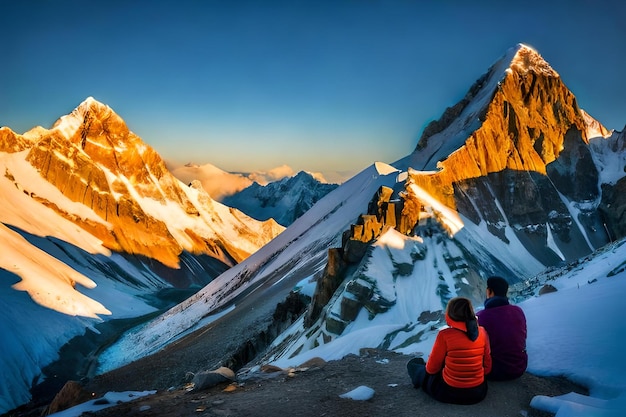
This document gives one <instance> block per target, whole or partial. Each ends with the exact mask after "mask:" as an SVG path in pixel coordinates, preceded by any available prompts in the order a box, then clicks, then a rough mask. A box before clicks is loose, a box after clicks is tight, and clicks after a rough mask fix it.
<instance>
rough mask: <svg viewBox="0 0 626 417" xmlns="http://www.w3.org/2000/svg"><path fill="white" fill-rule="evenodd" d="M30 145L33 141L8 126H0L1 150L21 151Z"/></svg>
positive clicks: (9, 151)
mask: <svg viewBox="0 0 626 417" xmlns="http://www.w3.org/2000/svg"><path fill="white" fill-rule="evenodd" d="M30 146H31V143H30V142H29V141H28V140H27V139H26V138H24V137H23V136H20V135H18V134H16V133H15V132H13V131H12V130H11V129H9V128H8V127H0V152H8V153H13V152H20V151H23V150H25V149H28V148H29V147H30Z"/></svg>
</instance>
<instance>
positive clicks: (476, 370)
mask: <svg viewBox="0 0 626 417" xmlns="http://www.w3.org/2000/svg"><path fill="white" fill-rule="evenodd" d="M446 322H447V323H448V326H450V327H448V328H446V329H443V330H440V331H439V333H438V334H437V339H435V344H434V345H433V350H432V351H431V352H430V356H429V358H428V362H427V363H426V372H428V373H429V374H436V373H437V372H439V371H441V370H442V369H443V372H442V374H443V380H444V381H445V382H446V384H448V385H450V386H451V387H456V388H472V387H475V386H478V385H480V384H482V383H483V381H484V380H485V375H486V374H488V373H489V372H491V351H490V348H489V336H488V335H487V332H486V331H485V329H484V328H483V327H480V326H479V327H478V337H476V339H475V340H471V339H470V337H469V336H468V333H467V331H468V329H467V326H466V324H465V323H463V322H459V321H454V320H452V319H451V318H450V317H449V316H448V315H447V314H446Z"/></svg>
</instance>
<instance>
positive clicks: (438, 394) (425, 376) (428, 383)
mask: <svg viewBox="0 0 626 417" xmlns="http://www.w3.org/2000/svg"><path fill="white" fill-rule="evenodd" d="M406 368H407V371H408V373H409V377H410V378H411V382H412V383H413V386H414V387H415V388H422V389H423V390H424V392H425V393H427V394H428V395H430V396H431V397H433V398H434V399H435V400H437V401H440V402H442V403H450V404H476V403H479V402H481V401H482V400H483V399H484V398H485V397H486V396H487V381H483V383H482V384H480V385H478V386H476V387H471V388H456V387H451V386H450V385H448V384H446V381H444V380H443V375H442V374H441V372H437V373H436V374H429V373H428V372H426V364H425V363H424V360H423V359H422V358H415V359H411V360H410V361H409V363H407V365H406Z"/></svg>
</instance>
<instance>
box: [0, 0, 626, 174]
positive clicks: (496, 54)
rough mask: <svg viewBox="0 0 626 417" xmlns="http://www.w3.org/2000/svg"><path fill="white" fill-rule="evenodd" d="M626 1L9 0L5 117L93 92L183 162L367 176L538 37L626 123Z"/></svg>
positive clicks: (0, 8)
mask: <svg viewBox="0 0 626 417" xmlns="http://www.w3.org/2000/svg"><path fill="white" fill-rule="evenodd" d="M624 4H625V3H623V2H621V1H612V2H608V1H577V0H573V1H558V0H557V1H545V0H542V1H536V0H529V1H525V2H515V3H511V2H506V1H499V2H490V1H480V0H478V1H471V2H468V1H445V0H444V1H408V0H404V1H402V0H399V1H374V0H358V1H357V0H354V1H340V0H338V1H323V0H322V1H309V2H307V1H285V2H277V1H271V0H270V1H250V2H248V1H237V0H233V1H223V2H217V1H187V0H177V1H170V2H165V1H118V0H111V1H106V2H89V1H66V0H54V1H53V0H49V1H28V0H25V1H22V2H14V1H7V0H0V45H1V46H2V48H1V50H2V61H1V63H0V125H3V126H9V127H11V128H12V129H13V130H15V131H17V132H18V133H23V132H24V131H26V130H28V129H30V128H31V127H33V126H36V125H42V126H44V127H50V126H51V125H52V124H53V123H54V121H55V120H56V119H57V118H58V117H60V116H62V115H64V114H67V113H69V112H70V111H71V110H72V109H73V108H75V107H76V106H77V105H78V104H80V102H82V101H83V100H84V99H85V98H86V97H88V96H93V97H94V98H96V99H97V100H99V101H101V102H103V103H105V104H108V105H109V106H111V107H112V108H113V110H115V111H116V112H117V113H118V114H119V115H120V116H121V117H122V118H123V119H124V120H125V121H126V122H127V124H128V125H129V127H130V128H131V130H133V131H134V132H135V133H136V134H138V135H139V136H140V137H142V139H143V140H144V141H145V142H147V143H148V144H149V145H151V146H153V147H154V148H155V149H156V150H157V151H158V152H159V153H160V154H161V155H162V156H163V157H164V158H165V159H166V160H169V161H174V162H177V163H186V162H195V163H198V164H204V163H212V164H214V165H217V166H218V167H220V168H222V169H224V170H229V171H252V170H268V169H270V168H273V167H275V166H278V165H282V164H287V165H290V166H292V167H293V168H294V169H296V170H308V171H322V172H325V171H352V172H354V171H360V170H361V169H363V168H365V167H366V166H368V165H370V164H371V163H373V162H374V161H383V162H393V161H395V160H397V159H399V158H401V157H403V156H405V155H407V154H408V153H410V152H411V151H412V150H413V149H414V147H415V145H416V143H417V139H418V138H419V135H420V133H421V130H422V129H423V127H424V126H425V125H426V124H427V123H428V122H429V121H430V120H432V119H436V118H438V117H439V116H440V115H441V114H442V113H443V111H444V110H445V108H446V107H447V106H450V105H453V104H454V103H456V102H457V101H458V100H459V99H460V98H462V97H463V95H464V94H465V93H466V91H467V90H468V89H469V87H470V86H471V84H472V83H473V82H474V81H475V80H476V79H477V78H478V77H479V76H480V75H481V74H483V73H484V72H485V71H486V70H487V69H488V67H489V66H490V65H491V64H493V63H494V62H495V61H496V60H497V59H498V58H500V57H501V56H502V55H504V54H505V52H506V50H507V49H508V48H510V47H513V46H514V45H515V44H517V43H519V42H522V43H526V44H528V45H530V46H532V47H534V48H535V49H537V50H538V51H539V52H540V53H541V54H542V56H543V57H544V58H545V59H546V60H547V61H548V62H549V63H550V64H551V65H552V67H553V68H554V69H555V70H556V71H557V72H559V74H560V75H561V77H562V79H563V81H564V82H565V83H566V85H567V86H568V87H569V88H570V89H571V90H572V91H573V92H574V94H575V95H576V96H577V98H578V102H579V105H580V106H581V107H582V108H584V109H585V110H587V111H588V112H589V113H590V114H591V115H592V116H594V117H595V118H597V119H598V120H600V121H601V122H602V123H603V124H605V126H606V127H608V128H614V129H618V130H621V129H622V128H623V127H624V125H625V124H626V75H625V74H626V72H625V71H626V24H625V22H626V6H625V5H624Z"/></svg>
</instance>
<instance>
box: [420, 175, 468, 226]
mask: <svg viewBox="0 0 626 417" xmlns="http://www.w3.org/2000/svg"><path fill="white" fill-rule="evenodd" d="M409 190H410V191H411V192H412V193H413V194H414V195H415V196H416V197H417V198H418V199H419V200H420V201H422V203H423V204H424V205H425V206H427V207H431V208H432V210H433V211H434V212H436V213H438V214H439V215H440V216H441V219H440V220H441V221H442V222H443V224H444V225H445V226H447V228H448V232H449V233H450V235H451V236H453V235H455V234H456V233H457V232H458V231H459V230H461V229H462V228H463V226H464V225H463V220H461V217H460V216H459V213H458V212H457V211H456V210H452V209H451V208H450V207H447V206H446V205H444V204H442V203H440V202H439V201H438V200H437V199H436V198H434V197H433V196H431V195H430V194H429V193H428V192H426V191H425V190H424V189H423V188H421V187H419V186H418V185H415V184H410V185H409Z"/></svg>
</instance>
